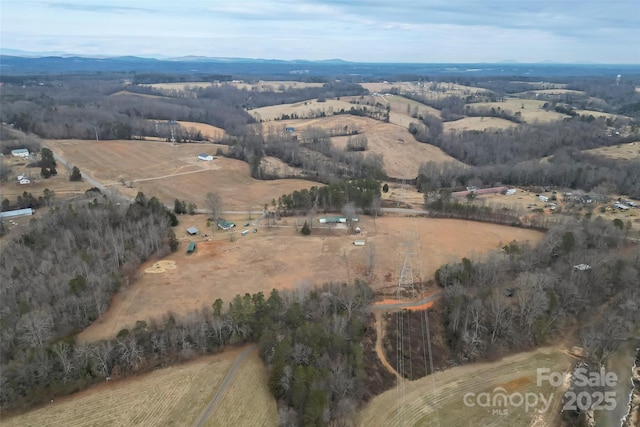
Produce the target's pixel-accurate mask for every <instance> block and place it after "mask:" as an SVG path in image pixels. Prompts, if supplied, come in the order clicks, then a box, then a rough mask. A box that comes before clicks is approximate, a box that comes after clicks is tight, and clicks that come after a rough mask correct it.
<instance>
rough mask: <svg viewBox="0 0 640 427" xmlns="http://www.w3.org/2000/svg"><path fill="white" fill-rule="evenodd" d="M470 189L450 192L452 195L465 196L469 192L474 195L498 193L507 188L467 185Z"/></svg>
mask: <svg viewBox="0 0 640 427" xmlns="http://www.w3.org/2000/svg"><path fill="white" fill-rule="evenodd" d="M468 188H470V190H467V191H456V192H455V193H451V195H452V196H453V197H466V196H468V195H469V194H475V195H476V196H480V195H482V194H500V193H505V192H506V191H508V190H509V189H508V188H507V187H490V188H480V189H477V188H475V189H474V188H473V187H468Z"/></svg>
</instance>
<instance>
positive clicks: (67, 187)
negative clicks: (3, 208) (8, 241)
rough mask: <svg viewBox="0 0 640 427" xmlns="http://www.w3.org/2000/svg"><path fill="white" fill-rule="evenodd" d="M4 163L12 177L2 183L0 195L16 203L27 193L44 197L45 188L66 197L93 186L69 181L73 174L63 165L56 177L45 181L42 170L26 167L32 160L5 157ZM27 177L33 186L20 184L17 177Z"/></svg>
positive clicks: (58, 168)
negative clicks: (17, 199) (41, 173)
mask: <svg viewBox="0 0 640 427" xmlns="http://www.w3.org/2000/svg"><path fill="white" fill-rule="evenodd" d="M2 162H4V165H5V166H6V167H10V168H11V175H10V177H9V181H8V182H2V183H0V194H2V198H3V199H5V198H6V199H9V200H13V201H15V200H16V198H17V197H18V196H21V195H22V193H24V192H25V191H26V192H27V193H31V194H33V195H34V196H35V197H39V196H42V192H43V191H44V189H45V188H48V189H50V190H54V191H55V193H56V195H57V196H60V197H66V196H73V195H77V194H82V193H84V192H85V191H86V190H88V189H89V188H91V187H92V186H91V185H89V184H88V183H86V182H84V181H82V182H72V181H69V175H70V174H71V173H70V172H69V171H68V170H67V168H65V167H64V166H63V165H62V164H58V166H57V171H58V174H57V175H56V176H52V177H51V178H48V179H44V178H43V177H42V176H41V175H40V168H28V167H27V166H26V165H27V164H28V163H30V162H31V160H25V159H18V158H15V157H10V156H6V157H3V159H2ZM18 175H25V176H27V177H28V178H29V179H30V180H31V184H18V182H17V180H16V177H17V176H18Z"/></svg>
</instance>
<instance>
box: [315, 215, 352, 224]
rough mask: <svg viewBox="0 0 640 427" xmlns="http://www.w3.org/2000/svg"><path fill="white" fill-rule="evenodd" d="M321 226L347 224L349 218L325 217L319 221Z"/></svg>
mask: <svg viewBox="0 0 640 427" xmlns="http://www.w3.org/2000/svg"><path fill="white" fill-rule="evenodd" d="M318 221H319V222H320V224H340V223H342V224H346V223H347V218H345V217H343V216H323V217H321V218H319V219H318Z"/></svg>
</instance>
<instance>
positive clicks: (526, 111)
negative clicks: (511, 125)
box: [467, 98, 568, 123]
mask: <svg viewBox="0 0 640 427" xmlns="http://www.w3.org/2000/svg"><path fill="white" fill-rule="evenodd" d="M544 103H545V101H538V100H535V99H519V98H507V99H505V101H504V102H479V103H474V104H467V105H470V106H471V107H472V108H495V109H496V110H497V109H498V107H500V108H501V109H502V110H510V111H511V113H513V114H515V113H517V112H520V114H521V115H522V118H523V119H524V120H525V121H526V122H527V123H534V122H536V121H538V122H552V121H556V120H561V119H563V118H565V117H568V116H566V115H564V114H560V113H557V112H555V111H546V110H543V109H542V106H543V105H544ZM523 106H524V108H522V107H523Z"/></svg>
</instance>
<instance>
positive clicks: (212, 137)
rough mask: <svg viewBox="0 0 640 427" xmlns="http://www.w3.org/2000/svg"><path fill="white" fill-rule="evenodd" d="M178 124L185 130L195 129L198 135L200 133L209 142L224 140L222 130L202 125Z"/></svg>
mask: <svg viewBox="0 0 640 427" xmlns="http://www.w3.org/2000/svg"><path fill="white" fill-rule="evenodd" d="M178 124H179V125H180V126H182V127H184V128H185V129H195V130H196V131H200V133H202V136H204V137H205V138H207V139H208V140H209V141H216V140H219V139H222V138H224V136H225V131H224V129H222V128H219V127H215V126H211V125H207V124H204V123H196V122H181V121H178Z"/></svg>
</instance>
